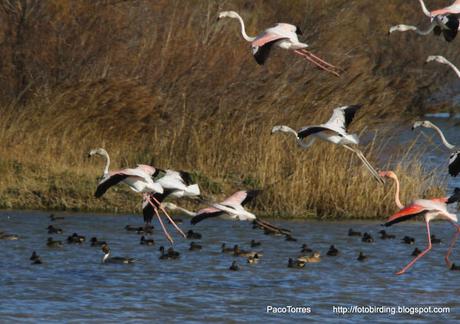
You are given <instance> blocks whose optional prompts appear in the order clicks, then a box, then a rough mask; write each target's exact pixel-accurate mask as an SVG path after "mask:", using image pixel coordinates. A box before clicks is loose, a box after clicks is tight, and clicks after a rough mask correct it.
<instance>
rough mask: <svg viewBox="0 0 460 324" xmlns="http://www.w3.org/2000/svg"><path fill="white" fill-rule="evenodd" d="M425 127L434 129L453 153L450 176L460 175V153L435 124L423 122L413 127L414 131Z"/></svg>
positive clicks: (450, 160)
mask: <svg viewBox="0 0 460 324" xmlns="http://www.w3.org/2000/svg"><path fill="white" fill-rule="evenodd" d="M420 126H422V127H425V128H432V129H434V130H435V131H436V132H437V133H438V134H439V136H440V137H441V141H442V143H443V144H444V146H445V147H446V148H447V149H448V150H449V151H450V152H451V154H450V158H449V174H450V175H451V176H452V177H456V176H457V175H458V174H459V173H460V154H459V153H460V151H459V150H457V147H456V146H455V145H452V144H450V143H449V142H448V141H447V140H446V137H445V136H444V134H443V133H442V131H441V130H440V129H439V127H437V126H436V125H435V124H433V123H432V122H430V121H428V120H423V121H416V122H415V123H414V125H413V126H412V130H414V129H416V128H417V127H420Z"/></svg>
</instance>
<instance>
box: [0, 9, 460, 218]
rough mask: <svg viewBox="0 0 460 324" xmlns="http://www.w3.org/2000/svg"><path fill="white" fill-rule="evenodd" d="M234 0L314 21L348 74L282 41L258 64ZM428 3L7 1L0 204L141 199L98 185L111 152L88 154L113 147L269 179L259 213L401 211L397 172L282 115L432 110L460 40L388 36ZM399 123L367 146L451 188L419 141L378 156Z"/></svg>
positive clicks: (407, 172)
mask: <svg viewBox="0 0 460 324" xmlns="http://www.w3.org/2000/svg"><path fill="white" fill-rule="evenodd" d="M441 3H442V1H433V4H432V5H433V6H435V5H437V4H441ZM38 4H39V5H38ZM430 4H431V3H430ZM229 9H233V10H237V11H239V12H240V13H241V15H242V16H243V18H244V19H245V21H246V23H247V30H248V33H249V34H255V33H256V32H257V31H260V30H261V29H262V28H264V27H266V26H270V25H272V24H273V23H274V22H277V21H286V22H292V23H295V24H297V25H299V26H300V27H301V28H302V29H303V31H304V36H302V39H303V40H306V41H307V43H309V44H310V48H311V50H312V51H314V52H315V53H317V54H318V55H321V56H322V57H324V58H325V59H327V60H328V61H330V62H332V63H334V64H336V65H338V66H340V67H342V68H343V69H344V70H345V73H344V75H343V76H342V77H341V78H335V77H333V76H330V75H328V74H326V73H324V72H321V71H318V70H316V69H314V68H312V67H311V66H309V65H308V64H307V63H305V62H304V61H302V60H300V59H299V58H297V57H295V56H293V55H290V54H289V53H286V52H285V51H281V50H274V51H273V53H272V54H273V56H272V57H271V58H270V59H269V61H268V62H267V65H266V66H262V67H260V66H257V65H256V64H255V62H254V60H253V58H252V57H251V54H250V48H249V47H248V44H247V43H245V42H244V41H243V40H242V39H241V36H240V35H239V34H238V31H239V26H238V24H237V22H236V21H235V20H225V21H221V22H219V23H217V22H216V15H217V12H219V11H221V10H229ZM12 11H14V12H12ZM419 11H420V9H419V8H418V7H417V4H416V3H415V4H414V3H409V2H408V1H403V0H401V1H396V0H394V1H387V2H385V4H382V3H380V2H377V1H346V0H327V1H323V0H321V1H319V0H318V1H300V0H299V1H297V0H295V1H294V0H293V1H274V0H273V1H262V0H260V1H250V2H249V1H243V0H234V1H223V2H221V1H219V2H216V1H211V0H209V1H207V0H193V1H182V0H168V1H166V0H165V1H155V2H152V1H79V2H75V1H52V0H49V1H38V2H37V6H33V7H27V8H25V7H24V6H22V7H21V6H19V7H18V6H16V7H14V6H13V7H12V8H9V9H8V10H3V11H0V15H2V18H4V19H0V40H1V41H2V47H1V48H0V54H1V55H2V57H3V58H5V59H4V62H2V64H1V65H0V72H1V73H0V75H1V77H0V94H1V98H0V102H1V106H0V111H1V118H0V176H1V177H0V206H1V207H4V208H51V209H75V210H101V211H102V210H103V211H114V210H118V211H132V210H136V209H137V210H138V209H139V199H138V198H136V197H135V196H134V195H133V194H132V193H131V192H128V191H126V190H125V189H123V188H121V187H120V188H119V189H117V190H113V191H111V192H109V193H108V195H107V196H106V197H104V199H101V200H96V199H94V198H93V197H92V195H93V192H94V188H95V186H96V183H97V181H96V178H97V177H98V176H99V175H100V173H101V170H102V165H103V164H102V161H98V160H92V161H88V160H86V159H85V154H86V152H87V151H88V150H89V149H90V148H94V147H99V146H102V147H105V148H106V149H107V150H108V151H109V153H110V155H111V157H112V162H113V167H123V166H130V165H134V164H136V163H147V164H152V165H155V166H158V167H163V168H173V169H184V170H189V171H192V172H193V173H194V174H195V175H196V178H197V180H198V181H199V183H200V185H201V186H202V188H203V191H204V192H205V193H207V194H208V195H212V196H214V197H216V198H220V197H222V196H224V195H225V194H228V193H231V192H232V191H234V190H237V189H240V188H265V189H266V190H265V191H264V193H263V195H262V196H261V198H260V200H258V202H257V204H256V206H254V208H255V209H257V210H258V211H259V212H260V213H266V214H272V215H278V216H280V217H285V216H288V215H296V216H299V217H331V218H350V217H361V218H373V217H379V216H382V215H386V214H388V213H389V212H390V211H393V210H394V208H393V206H392V200H391V195H392V190H390V188H389V186H390V185H387V187H386V188H385V189H384V188H382V187H378V186H377V184H375V183H374V181H373V180H372V179H371V178H370V177H369V176H368V174H367V173H366V170H364V169H363V168H362V167H361V165H360V162H359V160H357V158H355V157H354V156H352V155H351V154H350V153H349V152H347V151H345V150H342V149H341V148H335V147H333V146H331V145H327V144H321V145H317V146H314V147H312V148H311V149H310V150H308V151H301V150H299V149H298V148H297V147H296V146H295V144H294V143H293V141H292V139H291V138H289V139H288V138H285V137H284V136H282V135H279V134H278V135H277V136H270V129H271V127H272V126H273V125H275V124H281V123H283V124H288V125H291V126H292V127H295V128H297V127H301V126H304V125H307V124H310V123H317V122H322V121H324V120H327V119H328V118H329V115H330V113H331V111H332V109H333V108H334V107H336V106H339V105H343V104H354V103H362V104H364V108H363V110H362V112H360V114H359V115H358V116H357V119H356V121H355V122H354V124H353V126H352V131H360V130H362V129H364V128H366V130H367V131H370V130H373V131H375V130H376V129H378V128H379V125H376V124H374V123H373V121H374V120H375V119H379V120H383V121H384V122H385V123H391V122H395V121H401V120H407V119H409V118H410V117H411V116H413V115H416V114H419V113H421V112H423V111H424V110H426V109H427V107H426V105H425V102H426V100H425V99H426V98H428V97H429V95H430V94H431V93H432V91H434V90H436V89H437V86H438V84H437V83H436V80H438V79H440V80H442V79H443V77H440V75H441V74H444V73H443V72H444V71H443V69H442V68H441V69H440V68H439V67H438V66H432V65H430V66H423V64H422V62H423V61H424V60H425V58H426V56H428V55H431V54H441V55H445V56H446V57H448V58H450V59H451V60H453V61H455V60H456V59H459V58H460V54H459V53H460V51H458V48H457V47H456V46H457V45H456V44H449V46H445V45H446V44H445V43H444V42H443V41H442V39H437V38H431V37H430V38H421V37H418V36H416V35H413V34H409V33H405V34H398V35H392V36H391V37H388V35H387V33H386V32H387V30H388V27H389V26H390V25H392V24H397V23H401V22H410V23H414V24H420V23H423V21H424V18H425V17H424V16H423V15H422V14H421V13H420V12H419ZM363 12H366V15H365V16H363V15H362V13H363ZM22 14H25V15H24V17H25V18H27V19H23V20H20V19H17V18H18V17H20V16H21V15H22ZM44 21H46V22H47V23H46V24H44V23H43V22H44ZM433 43H435V46H436V48H437V49H439V50H438V51H437V52H436V53H433V52H432V48H433V46H434V45H433ZM378 134H380V133H378ZM384 138H385V134H382V135H379V136H378V137H377V138H376V139H375V140H374V141H371V142H370V143H368V144H367V146H365V147H363V150H364V151H365V154H366V156H368V157H369V159H370V160H371V163H373V164H374V165H376V166H377V167H379V168H380V169H384V168H387V167H391V168H395V169H396V171H397V172H398V174H400V176H401V182H402V189H403V193H402V194H403V197H404V200H406V199H409V198H414V197H419V196H424V195H427V194H428V195H429V194H430V192H433V191H437V192H439V187H442V185H443V183H442V182H443V179H442V178H441V179H439V178H437V177H436V176H434V177H433V174H432V173H431V172H433V170H429V171H426V170H423V168H422V166H421V165H420V164H419V158H418V157H419V156H418V155H419V154H420V152H417V151H415V149H413V150H410V153H408V154H406V153H407V152H406V151H404V152H398V151H397V148H396V150H395V151H394V152H393V153H394V154H391V155H393V156H385V158H384V159H383V161H382V160H381V159H379V155H380V157H381V155H382V154H381V152H380V151H381V150H383V148H384V147H385V145H386V143H385V139H384ZM385 155H387V154H386V153H385ZM403 157H404V158H403Z"/></svg>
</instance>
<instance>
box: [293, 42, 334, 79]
mask: <svg viewBox="0 0 460 324" xmlns="http://www.w3.org/2000/svg"><path fill="white" fill-rule="evenodd" d="M294 53H296V54H297V55H300V56H302V57H303V58H305V59H306V60H307V61H309V62H310V63H312V64H314V65H316V66H317V67H319V68H320V69H322V70H324V71H327V72H329V73H332V74H334V75H335V76H337V77H339V76H340V72H341V70H340V69H339V68H338V67H336V66H334V65H332V64H330V63H328V62H326V61H324V60H322V59H320V58H319V57H318V56H316V55H314V54H313V53H312V52H310V51H308V50H306V49H305V48H302V49H298V50H295V51H294Z"/></svg>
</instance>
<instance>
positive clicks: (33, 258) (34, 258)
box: [29, 251, 40, 261]
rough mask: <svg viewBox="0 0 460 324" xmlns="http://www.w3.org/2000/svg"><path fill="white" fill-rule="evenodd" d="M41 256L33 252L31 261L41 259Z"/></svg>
mask: <svg viewBox="0 0 460 324" xmlns="http://www.w3.org/2000/svg"><path fill="white" fill-rule="evenodd" d="M39 258H40V256H39V255H38V254H37V252H35V251H33V252H32V256H31V257H30V258H29V260H30V261H35V260H36V259H39Z"/></svg>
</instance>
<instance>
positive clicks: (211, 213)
mask: <svg viewBox="0 0 460 324" xmlns="http://www.w3.org/2000/svg"><path fill="white" fill-rule="evenodd" d="M223 214H225V212H224V211H222V210H220V209H217V208H214V207H208V208H204V209H201V210H199V211H198V212H197V214H196V216H194V217H193V218H192V219H191V220H190V223H191V224H192V225H195V224H198V223H199V222H201V221H202V220H204V219H206V218H210V217H218V216H221V215H223Z"/></svg>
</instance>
